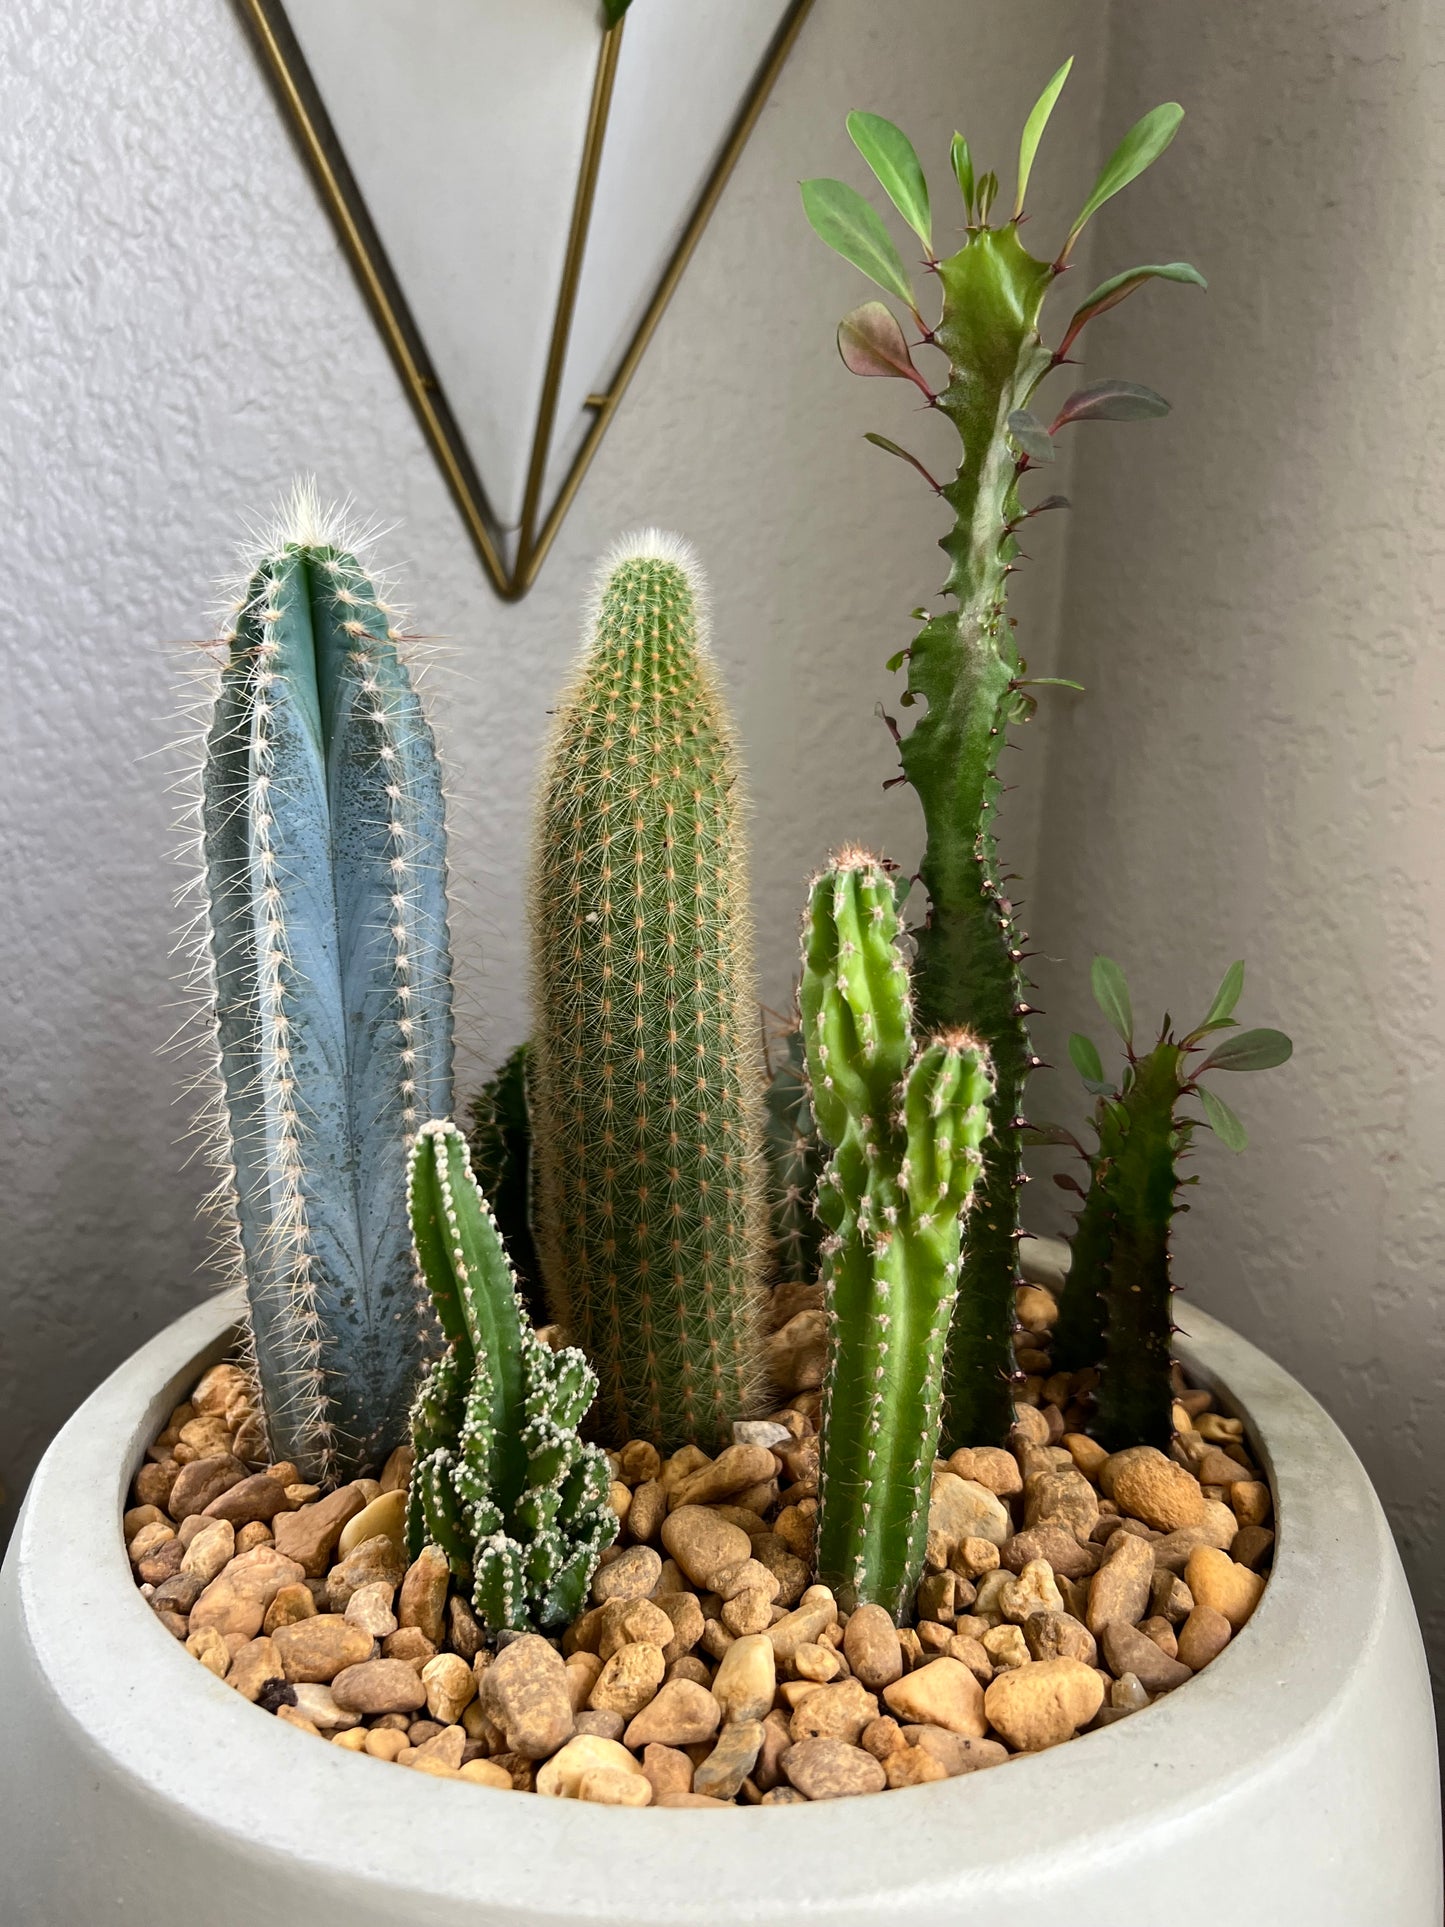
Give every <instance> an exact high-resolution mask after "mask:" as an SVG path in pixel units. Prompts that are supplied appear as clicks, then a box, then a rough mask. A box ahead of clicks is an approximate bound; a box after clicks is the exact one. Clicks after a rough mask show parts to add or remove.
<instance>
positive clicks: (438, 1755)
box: [405, 1726, 467, 1773]
mask: <svg viewBox="0 0 1445 1927" xmlns="http://www.w3.org/2000/svg"><path fill="white" fill-rule="evenodd" d="M466 1743H467V1736H466V1734H465V1733H464V1732H463V1731H462V1729H461V1727H459V1726H444V1727H443V1728H442V1730H441V1732H440V1733H435V1734H433V1735H432V1737H431V1738H430V1739H427V1740H423V1741H422V1743H421V1745H420V1746H416V1745H413V1747H412V1750H411V1752H410V1754H409V1755H408V1756H407V1759H406V1761H405V1764H406V1765H407V1766H410V1767H424V1766H425V1765H426V1763H427V1762H428V1761H429V1760H434V1761H436V1763H437V1764H438V1765H439V1766H444V1767H446V1768H447V1770H448V1771H449V1772H452V1773H455V1772H456V1771H457V1770H458V1769H459V1768H460V1766H461V1763H462V1754H463V1753H464V1752H465V1750H466Z"/></svg>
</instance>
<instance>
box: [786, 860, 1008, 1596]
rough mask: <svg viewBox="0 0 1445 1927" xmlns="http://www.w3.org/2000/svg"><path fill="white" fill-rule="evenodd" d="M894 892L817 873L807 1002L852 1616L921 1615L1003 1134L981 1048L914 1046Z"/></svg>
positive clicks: (830, 1525)
mask: <svg viewBox="0 0 1445 1927" xmlns="http://www.w3.org/2000/svg"><path fill="white" fill-rule="evenodd" d="M899 934H900V932H899V922H898V912H897V906H896V903H895V900H894V891H893V884H892V881H891V879H890V878H889V877H888V875H887V873H886V872H885V871H884V869H883V867H882V865H881V864H880V863H879V862H878V861H877V860H876V859H875V858H873V857H870V856H866V855H864V854H862V853H861V852H858V851H845V852H844V853H842V854H841V855H839V856H838V857H836V858H835V859H834V861H833V862H832V863H831V864H830V865H829V867H828V868H827V869H826V870H825V871H824V872H823V873H822V875H821V876H819V877H818V878H817V879H816V880H815V882H814V884H813V890H812V896H811V900H810V902H809V906H808V916H807V921H806V923H805V925H804V933H803V982H802V988H801V991H800V993H799V1001H800V1003H801V1006H802V1012H803V1035H804V1041H805V1044H806V1048H807V1056H808V1076H809V1079H810V1082H811V1084H812V1090H813V1108H814V1112H815V1114H816V1116H817V1120H818V1125H819V1128H820V1129H821V1131H822V1134H823V1136H824V1137H825V1138H826V1139H827V1141H828V1143H829V1144H830V1145H831V1146H832V1147H833V1155H832V1158H831V1160H830V1162H829V1164H828V1168H827V1170H826V1171H825V1173H824V1175H823V1180H822V1183H821V1184H820V1186H819V1189H818V1211H819V1214H820V1216H821V1217H822V1218H823V1220H824V1221H825V1223H826V1224H827V1225H828V1227H829V1230H830V1231H831V1233H832V1236H831V1238H830V1239H829V1240H828V1243H827V1244H826V1246H825V1247H824V1265H823V1278H824V1283H825V1286H826V1290H827V1301H826V1302H827V1306H828V1312H829V1322H830V1326H831V1332H832V1349H831V1355H830V1359H829V1367H828V1377H827V1382H826V1386H825V1390H824V1403H823V1428H822V1430H823V1440H822V1461H821V1476H820V1483H819V1502H820V1510H819V1519H818V1576H819V1578H820V1579H822V1580H823V1581H824V1582H825V1583H826V1584H828V1585H831V1586H832V1587H834V1589H835V1590H836V1591H837V1592H838V1594H839V1597H840V1599H842V1600H843V1601H844V1602H845V1603H846V1604H847V1605H848V1606H849V1607H851V1606H853V1605H860V1604H876V1605H882V1606H886V1607H887V1608H888V1610H889V1612H890V1613H892V1614H894V1615H895V1616H897V1615H899V1614H902V1613H905V1612H906V1611H907V1610H908V1609H909V1606H910V1604H911V1601H912V1597H913V1589H914V1587H915V1586H916V1585H917V1583H918V1578H919V1575H920V1573H921V1572H922V1569H923V1555H924V1546H925V1541H926V1539H927V1536H928V1495H929V1486H930V1481H931V1475H932V1470H933V1458H934V1453H935V1451H936V1449H937V1445H938V1430H939V1422H940V1419H941V1417H942V1401H943V1361H944V1345H945V1342H946V1339H947V1334H948V1324H949V1317H950V1314H951V1312H952V1310H953V1303H954V1298H955V1295H956V1293H957V1290H958V1273H959V1239H960V1233H961V1230H962V1227H963V1212H964V1209H965V1207H966V1206H967V1204H968V1202H969V1198H970V1194H971V1193H972V1191H973V1187H974V1180H975V1179H976V1177H977V1176H978V1172H979V1169H980V1166H981V1162H982V1159H981V1147H982V1145H983V1142H984V1140H985V1138H986V1136H987V1134H988V1100H989V1097H990V1095H991V1088H992V1087H991V1083H990V1078H989V1072H988V1060H987V1057H986V1056H985V1054H984V1052H983V1051H982V1050H981V1049H980V1048H979V1047H978V1046H977V1045H976V1044H975V1043H974V1042H973V1040H972V1039H971V1038H968V1037H966V1036H964V1035H963V1034H962V1033H961V1032H956V1031H955V1032H945V1033H943V1034H942V1035H940V1036H937V1037H934V1038H931V1039H930V1040H929V1041H927V1042H926V1043H924V1044H922V1045H921V1046H920V1045H919V1044H917V1043H916V1042H915V1038H914V1033H913V1023H912V1015H911V1010H910V995H909V984H908V969H907V966H906V964H905V963H904V961H903V958H902V956H901V954H900V952H899V949H898V937H899Z"/></svg>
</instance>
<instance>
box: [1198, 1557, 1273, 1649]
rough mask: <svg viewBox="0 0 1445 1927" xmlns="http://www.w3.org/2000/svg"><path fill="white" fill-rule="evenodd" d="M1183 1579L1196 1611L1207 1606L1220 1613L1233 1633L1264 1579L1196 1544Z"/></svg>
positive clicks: (1253, 1604) (1248, 1611) (1247, 1613)
mask: <svg viewBox="0 0 1445 1927" xmlns="http://www.w3.org/2000/svg"><path fill="white" fill-rule="evenodd" d="M1184 1580H1185V1584H1186V1585H1187V1586H1188V1587H1189V1590H1190V1592H1191V1593H1192V1594H1193V1595H1194V1604H1195V1608H1196V1610H1197V1609H1198V1608H1199V1607H1200V1606H1208V1607H1210V1608H1211V1609H1212V1610H1213V1611H1214V1612H1217V1613H1222V1614H1223V1616H1224V1617H1225V1619H1227V1620H1228V1621H1229V1624H1230V1626H1231V1628H1232V1629H1233V1630H1234V1631H1235V1632H1238V1631H1239V1629H1240V1627H1241V1626H1242V1625H1244V1623H1245V1621H1246V1620H1247V1619H1248V1618H1249V1616H1250V1614H1251V1613H1252V1612H1253V1611H1254V1609H1255V1607H1256V1606H1257V1605H1258V1604H1259V1600H1260V1595H1261V1594H1262V1593H1263V1591H1264V1581H1263V1579H1261V1578H1260V1576H1259V1574H1258V1573H1256V1572H1251V1571H1250V1570H1249V1568H1248V1566H1242V1565H1240V1564H1239V1563H1238V1562H1237V1561H1236V1560H1233V1559H1231V1558H1230V1557H1229V1554H1228V1553H1226V1552H1219V1551H1216V1550H1215V1549H1214V1548H1213V1547H1211V1546H1196V1548H1195V1549H1194V1551H1193V1552H1191V1553H1190V1555H1189V1563H1188V1565H1187V1566H1186V1567H1185V1569H1184Z"/></svg>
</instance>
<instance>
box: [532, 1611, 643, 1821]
mask: <svg viewBox="0 0 1445 1927" xmlns="http://www.w3.org/2000/svg"><path fill="white" fill-rule="evenodd" d="M506 1650H507V1651H510V1650H511V1649H510V1648H507V1649H506ZM599 1767H611V1768H614V1769H615V1770H617V1771H618V1772H622V1773H632V1774H635V1775H636V1776H637V1778H638V1779H640V1780H642V1781H643V1783H644V1785H647V1784H648V1782H647V1778H646V1775H645V1774H644V1773H643V1771H642V1768H641V1766H640V1765H639V1764H638V1762H637V1761H636V1760H634V1759H633V1757H632V1755H631V1754H630V1753H629V1752H628V1750H627V1748H626V1747H625V1746H622V1745H620V1744H619V1743H618V1742H617V1741H616V1740H604V1739H600V1738H598V1737H597V1736H596V1735H595V1734H592V1733H582V1734H579V1735H578V1736H577V1738H576V1739H571V1740H568V1741H567V1743H566V1745H565V1746H563V1747H562V1748H561V1749H560V1751H558V1752H556V1753H554V1754H553V1755H552V1757H551V1759H549V1760H548V1761H547V1762H546V1763H545V1765H542V1766H539V1767H538V1768H537V1780H536V1785H537V1791H538V1793H540V1794H542V1795H543V1796H544V1798H547V1799H551V1800H575V1799H577V1798H578V1796H579V1793H580V1791H581V1786H582V1781H583V1778H584V1776H585V1775H586V1774H588V1773H591V1772H594V1771H595V1770H596V1769H597V1768H599Z"/></svg>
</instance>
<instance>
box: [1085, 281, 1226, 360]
mask: <svg viewBox="0 0 1445 1927" xmlns="http://www.w3.org/2000/svg"><path fill="white" fill-rule="evenodd" d="M1146 281H1184V282H1187V283H1188V284H1189V285H1190V286H1191V287H1195V288H1207V287H1208V286H1209V283H1208V282H1207V281H1206V280H1205V278H1204V276H1203V275H1202V274H1201V273H1200V272H1199V270H1198V268H1191V267H1190V265H1189V263H1188V262H1187V261H1166V262H1164V263H1163V264H1162V265H1160V266H1158V267H1151V268H1128V269H1126V270H1125V272H1124V273H1123V274H1116V275H1115V276H1114V277H1113V279H1112V280H1110V281H1104V282H1101V283H1100V285H1099V286H1098V287H1097V288H1095V290H1094V292H1093V293H1092V294H1091V295H1090V296H1089V298H1088V300H1087V301H1085V302H1084V303H1083V304H1082V306H1080V307H1078V308H1076V309H1075V310H1074V318H1073V320H1072V321H1071V322H1070V323H1069V326H1068V332H1067V333H1066V334H1065V336H1064V338H1063V340H1062V341H1061V342H1060V343H1059V351H1058V355H1057V357H1056V358H1057V359H1058V360H1059V361H1062V360H1063V358H1064V356H1065V355H1066V354H1067V353H1068V352H1069V350H1070V348H1071V347H1072V346H1073V345H1074V342H1075V340H1076V339H1077V337H1078V333H1079V330H1080V329H1081V328H1083V327H1086V326H1087V325H1088V323H1089V322H1091V321H1092V320H1093V319H1094V317H1095V315H1101V314H1104V313H1105V312H1106V311H1107V310H1108V309H1110V308H1117V307H1118V305H1119V303H1120V302H1121V301H1123V300H1126V299H1127V298H1128V296H1129V295H1131V294H1132V293H1133V292H1134V290H1135V288H1142V287H1143V285H1144V283H1145V282H1146Z"/></svg>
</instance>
